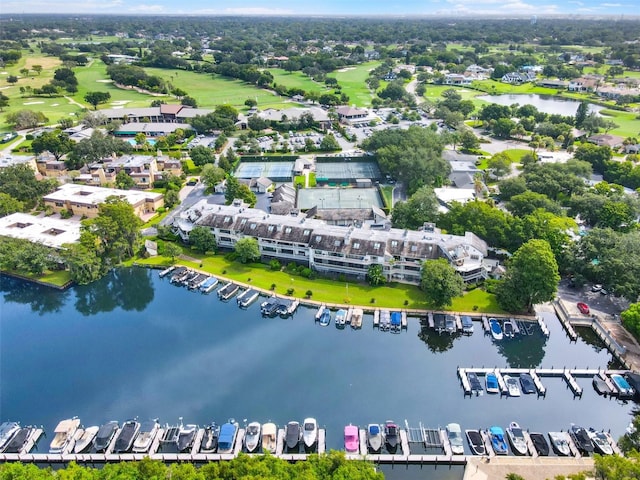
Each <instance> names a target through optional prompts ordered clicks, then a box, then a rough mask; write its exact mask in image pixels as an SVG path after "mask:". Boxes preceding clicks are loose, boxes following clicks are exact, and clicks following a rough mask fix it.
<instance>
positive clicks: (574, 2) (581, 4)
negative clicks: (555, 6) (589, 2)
mask: <svg viewBox="0 0 640 480" xmlns="http://www.w3.org/2000/svg"><path fill="white" fill-rule="evenodd" d="M567 3H572V4H573V5H578V6H579V7H582V6H584V3H583V2H578V1H577V0H573V1H569V2H567Z"/></svg>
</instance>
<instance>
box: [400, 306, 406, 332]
mask: <svg viewBox="0 0 640 480" xmlns="http://www.w3.org/2000/svg"><path fill="white" fill-rule="evenodd" d="M400 326H401V327H402V329H403V330H406V329H407V311H406V310H402V312H400Z"/></svg>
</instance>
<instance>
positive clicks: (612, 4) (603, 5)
mask: <svg viewBox="0 0 640 480" xmlns="http://www.w3.org/2000/svg"><path fill="white" fill-rule="evenodd" d="M600 6H601V7H607V8H612V7H621V6H622V4H621V3H601V4H600Z"/></svg>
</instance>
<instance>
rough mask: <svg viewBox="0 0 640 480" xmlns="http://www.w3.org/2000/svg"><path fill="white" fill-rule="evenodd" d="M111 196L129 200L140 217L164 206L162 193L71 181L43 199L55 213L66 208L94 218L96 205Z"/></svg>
mask: <svg viewBox="0 0 640 480" xmlns="http://www.w3.org/2000/svg"><path fill="white" fill-rule="evenodd" d="M112 196H116V197H119V198H122V199H124V200H126V201H127V202H129V203H130V204H131V206H132V207H133V210H134V211H135V214H136V215H137V216H138V217H140V218H142V217H144V216H145V215H147V214H149V213H154V212H156V211H157V210H158V208H160V207H162V206H164V196H163V194H162V193H155V192H141V191H138V190H118V189H115V188H102V187H93V186H89V185H76V184H72V183H67V184H65V185H61V186H60V187H59V188H58V190H56V191H55V192H53V193H50V194H48V195H45V196H44V197H43V200H44V205H45V207H51V208H52V209H53V211H54V212H56V213H60V212H61V211H63V210H66V211H68V212H71V213H72V214H73V215H80V216H82V217H86V218H94V217H97V216H98V206H99V205H100V204H101V203H104V202H105V200H106V199H107V198H109V197H112Z"/></svg>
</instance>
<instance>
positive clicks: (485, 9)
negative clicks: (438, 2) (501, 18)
mask: <svg viewBox="0 0 640 480" xmlns="http://www.w3.org/2000/svg"><path fill="white" fill-rule="evenodd" d="M447 1H448V2H449V3H450V4H452V6H451V7H450V8H449V9H447V10H444V9H443V10H439V11H438V12H436V13H438V14H441V15H446V14H451V13H455V14H458V15H505V14H506V15H529V14H536V15H538V14H554V13H558V12H559V8H558V6H557V5H554V4H549V5H531V4H529V3H525V2H522V1H520V0H507V1H506V2H505V1H504V0H447Z"/></svg>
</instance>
